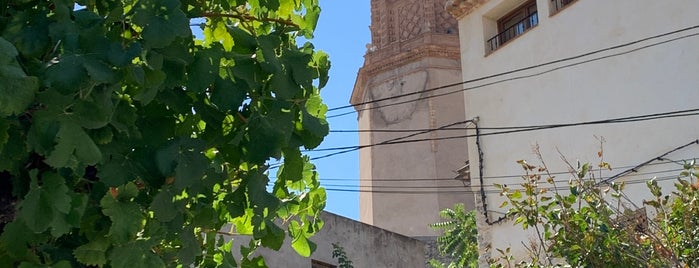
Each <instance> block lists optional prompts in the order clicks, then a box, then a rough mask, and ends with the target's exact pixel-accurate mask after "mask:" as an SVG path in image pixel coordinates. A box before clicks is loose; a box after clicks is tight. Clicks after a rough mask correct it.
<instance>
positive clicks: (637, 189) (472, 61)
mask: <svg viewBox="0 0 699 268" xmlns="http://www.w3.org/2000/svg"><path fill="white" fill-rule="evenodd" d="M522 2H524V1H504V0H501V1H486V3H485V4H483V5H481V6H480V7H477V8H475V9H474V10H471V11H470V13H468V14H467V15H465V16H464V17H462V18H460V20H459V27H460V33H459V35H460V41H461V47H462V52H461V57H462V66H463V67H462V72H463V78H464V80H471V79H475V78H480V77H484V76H488V75H493V74H497V73H502V72H506V71H511V70H515V69H519V68H523V67H528V66H533V65H537V64H541V63H545V62H550V61H554V60H559V59H563V58H567V57H571V56H576V55H580V54H583V53H587V52H591V51H596V50H600V49H603V48H607V47H611V46H615V45H620V44H624V43H628V42H632V41H636V40H640V39H643V38H647V37H651V36H655V35H658V34H663V33H667V32H672V31H675V30H678V29H682V28H685V27H689V26H695V25H699V16H697V14H696V11H697V10H699V1H694V0H675V1H653V0H614V1H599V0H578V1H577V2H575V3H573V4H571V5H570V6H568V7H567V8H565V9H564V10H562V11H561V12H559V13H557V14H555V15H552V16H550V15H549V14H550V13H551V12H550V10H549V2H550V1H548V0H538V1H537V4H538V11H539V24H538V26H536V27H534V28H532V29H530V30H529V31H528V32H526V33H525V34H523V35H521V36H519V37H517V38H516V39H514V40H512V41H510V42H508V43H507V44H505V45H503V46H502V47H500V48H499V49H498V50H496V51H493V52H492V53H488V52H487V50H486V48H485V40H487V39H488V38H490V37H492V36H493V35H494V34H495V33H496V32H497V30H496V29H495V28H494V27H495V26H494V25H495V23H494V22H495V21H496V20H497V18H498V17H499V16H502V15H504V14H505V13H507V12H508V10H510V9H511V8H513V7H515V6H516V5H518V4H519V3H522ZM697 33H699V30H697V29H694V30H689V31H684V32H681V33H676V34H671V35H669V36H666V37H662V38H657V39H651V40H646V41H643V42H639V43H636V44H633V45H630V46H627V47H623V48H618V49H614V50H610V51H605V52H601V53H597V54H594V55H589V56H583V57H580V58H577V59H574V60H570V61H565V62H561V63H556V64H551V65H548V66H543V67H539V68H534V69H530V70H526V71H521V72H517V73H513V74H509V75H503V76H499V77H495V78H491V79H486V80H482V81H479V82H477V83H470V84H466V85H465V87H471V86H477V85H483V84H487V83H492V82H496V83H495V84H493V85H490V86H485V87H482V88H478V89H473V90H468V91H465V93H464V99H465V102H466V117H467V118H473V117H479V119H480V121H479V126H480V127H502V126H528V125H547V124H556V123H574V122H583V121H594V120H602V119H609V118H619V117H627V116H635V115H644V114H652V113H661V112H670V111H676V110H684V109H692V108H697V107H698V105H697V101H696V100H697V99H699V89H698V88H697V87H698V86H699V75H697V73H699V49H697V48H699V37H698V36H689V37H686V38H683V37H685V36H688V35H692V34H697ZM675 38H681V39H677V40H672V39H675ZM664 41H667V42H666V43H663V44H660V43H661V42H664ZM646 46H648V47H646ZM617 54H618V55H617ZM605 56H608V57H607V58H601V57H605ZM586 61H588V62H586ZM576 63H577V64H576ZM568 64H575V65H574V66H566V65H568ZM556 68H560V69H557V70H555V69H556ZM540 73H541V74H540ZM530 75H531V76H532V77H529V78H522V79H519V78H517V77H520V76H530ZM513 78H514V79H513ZM506 79H513V80H511V81H507V82H502V83H497V82H498V81H501V80H506ZM697 122H698V121H697V117H678V118H665V119H658V120H652V121H642V122H630V123H618V124H602V125H588V126H577V127H567V128H557V129H547V130H538V131H531V132H522V133H512V134H505V135H493V136H483V137H482V139H481V143H482V149H483V152H484V156H485V157H484V172H483V173H484V174H483V175H484V177H485V182H484V187H485V189H486V190H494V188H493V187H492V184H493V183H505V184H510V185H516V182H518V178H502V177H503V176H508V175H517V174H521V173H522V169H521V167H519V165H517V164H516V163H515V162H516V161H517V160H519V159H526V160H529V162H531V163H538V160H537V159H536V156H535V155H534V154H533V152H532V148H533V147H534V146H536V145H539V146H540V149H541V152H542V154H543V157H544V158H545V160H546V163H547V164H548V166H549V169H550V170H551V171H553V172H558V171H566V170H567V167H566V165H565V164H564V163H563V161H562V160H560V155H559V153H558V151H560V153H561V154H562V155H563V156H565V157H566V158H567V159H568V160H570V161H571V162H572V163H573V164H575V162H576V161H578V160H579V161H580V162H583V163H585V162H591V163H597V162H598V161H599V159H598V157H597V152H598V151H599V150H600V141H599V140H598V137H603V138H604V140H605V141H606V142H605V143H604V144H603V148H604V160H605V161H607V162H609V163H610V164H611V165H612V167H616V168H614V170H612V171H605V172H602V173H601V174H600V176H601V177H607V176H612V175H614V174H617V173H619V172H621V171H624V170H625V168H624V167H626V168H628V167H631V166H635V165H637V164H639V163H642V162H645V161H647V160H649V159H653V158H654V157H656V156H658V155H660V154H663V153H665V152H667V151H669V150H672V149H674V148H676V147H678V146H680V145H683V144H686V143H689V142H690V141H693V140H696V139H697V138H699V124H697ZM492 131H493V130H484V131H483V133H487V132H492ZM468 145H469V147H468V149H469V159H472V163H475V162H476V160H475V159H477V157H478V152H477V150H476V146H475V139H469V140H468ZM698 155H699V148H698V147H697V146H690V147H687V148H686V149H684V150H680V151H677V152H675V153H673V154H671V155H668V156H667V158H669V159H673V160H680V159H686V158H694V157H697V156H698ZM656 164H657V165H651V166H649V167H644V168H642V169H639V171H638V172H637V173H636V174H635V175H631V176H627V177H625V178H622V180H628V181H637V180H639V179H643V178H651V177H653V176H659V177H663V176H668V175H672V174H677V171H669V170H672V169H677V168H679V166H678V165H677V164H672V163H668V162H667V161H665V162H664V161H658V162H657V163H656ZM473 165H475V164H472V166H473ZM657 171H667V172H659V173H654V174H650V172H657ZM639 173H640V175H639ZM478 176H479V173H478V170H474V168H472V178H474V182H473V184H472V187H473V190H479V189H480V184H479V183H478V182H477V178H478ZM556 179H557V180H567V179H568V176H567V175H559V176H558V177H557V178H556ZM668 182H671V181H666V184H668ZM627 192H629V193H631V194H630V195H631V197H632V199H634V201H635V202H637V203H640V201H641V200H642V199H644V198H645V197H647V196H648V194H647V191H645V186H644V185H643V184H642V183H633V184H630V185H629V187H628V188H627ZM502 201H503V200H502V199H501V198H500V197H499V194H495V193H489V194H488V195H487V198H486V202H487V203H488V205H489V207H488V208H489V210H492V211H490V213H489V214H490V216H491V217H492V218H497V217H499V216H501V215H502V213H504V212H505V211H506V209H507V208H502V209H499V208H498V207H499V205H500V204H501V203H502ZM478 215H479V217H480V222H479V224H480V226H479V228H480V230H479V231H481V234H480V235H481V238H482V241H484V244H487V243H492V246H493V248H506V247H512V248H513V253H514V254H515V255H518V256H520V257H522V256H523V249H522V246H521V243H520V241H525V242H526V241H528V240H529V235H528V234H527V233H526V232H523V231H522V229H521V227H513V226H512V222H511V221H506V222H504V223H502V224H498V225H494V226H490V225H488V224H485V222H484V221H483V214H482V211H481V213H479V214H478Z"/></svg>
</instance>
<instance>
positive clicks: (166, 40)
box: [133, 0, 191, 48]
mask: <svg viewBox="0 0 699 268" xmlns="http://www.w3.org/2000/svg"><path fill="white" fill-rule="evenodd" d="M133 22H134V23H135V24H136V25H138V26H141V27H142V28H143V32H142V33H141V34H142V35H143V39H144V40H145V47H146V48H162V47H166V46H168V45H170V43H172V42H174V41H175V38H177V37H187V36H190V35H191V31H190V29H189V20H187V17H186V16H185V14H184V13H183V12H182V9H180V1H177V0H144V1H140V2H139V5H138V8H137V9H136V11H135V12H134V16H133Z"/></svg>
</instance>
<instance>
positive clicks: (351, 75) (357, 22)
mask: <svg viewBox="0 0 699 268" xmlns="http://www.w3.org/2000/svg"><path fill="white" fill-rule="evenodd" d="M320 6H321V9H322V11H321V15H320V20H319V21H318V27H317V28H316V32H315V38H314V39H313V40H311V42H313V44H314V45H315V47H316V49H319V50H323V51H325V52H327V53H328V54H329V55H330V60H331V61H332V68H331V69H330V80H329V82H328V84H327V86H326V87H325V88H324V89H323V91H321V96H322V97H323V100H324V101H325V103H326V104H327V105H328V107H329V108H334V107H339V106H344V105H347V104H348V103H349V99H350V95H351V94H352V88H353V87H354V80H355V78H356V76H357V71H358V70H359V67H361V66H362V64H363V63H364V52H365V51H366V44H368V43H370V42H371V40H370V39H371V37H370V32H369V24H370V6H369V0H352V1H341V0H321V1H320ZM348 111H352V110H351V109H346V110H342V111H339V112H348ZM336 113H337V112H335V114H336ZM328 114H329V115H330V114H333V113H328ZM328 121H329V123H330V129H332V130H347V129H357V116H356V114H350V115H346V116H341V117H336V118H330V119H328ZM358 139H359V138H358V135H357V133H330V135H329V136H328V137H326V139H325V141H324V142H323V144H321V145H320V146H319V148H328V147H344V146H353V145H357V144H358ZM323 154H324V153H312V154H309V155H310V156H317V155H323ZM313 163H314V164H315V165H316V166H317V168H318V172H319V173H320V178H321V179H320V180H321V184H322V185H324V186H326V188H328V203H327V206H326V210H328V211H330V212H333V213H335V214H339V215H342V216H345V217H349V218H352V219H358V218H359V194H358V193H357V192H356V191H355V192H341V191H333V190H331V189H338V188H341V189H350V190H357V189H358V187H357V185H358V184H359V180H358V179H359V160H358V154H357V152H356V151H355V152H351V153H347V154H342V155H336V156H333V157H329V158H325V159H319V160H314V161H313ZM331 185H349V186H343V187H339V186H331Z"/></svg>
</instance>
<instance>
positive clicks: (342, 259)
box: [332, 243, 354, 268]
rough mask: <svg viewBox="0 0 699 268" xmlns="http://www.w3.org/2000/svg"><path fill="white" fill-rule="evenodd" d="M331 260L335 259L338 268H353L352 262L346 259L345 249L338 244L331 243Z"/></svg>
mask: <svg viewBox="0 0 699 268" xmlns="http://www.w3.org/2000/svg"><path fill="white" fill-rule="evenodd" d="M332 245H333V258H337V264H338V265H339V266H338V267H340V268H354V266H353V265H352V260H350V259H349V258H348V257H347V253H346V252H345V248H343V247H342V246H340V244H338V243H333V244H332Z"/></svg>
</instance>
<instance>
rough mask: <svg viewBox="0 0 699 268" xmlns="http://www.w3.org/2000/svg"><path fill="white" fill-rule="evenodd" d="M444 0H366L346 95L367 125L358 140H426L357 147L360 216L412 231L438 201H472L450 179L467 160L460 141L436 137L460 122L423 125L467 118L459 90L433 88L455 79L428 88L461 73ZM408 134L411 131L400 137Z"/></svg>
mask: <svg viewBox="0 0 699 268" xmlns="http://www.w3.org/2000/svg"><path fill="white" fill-rule="evenodd" d="M445 2H446V0H371V12H372V14H371V26H370V29H371V41H372V43H371V44H368V45H367V52H366V55H365V56H364V65H363V66H362V68H361V69H360V70H359V72H358V75H357V80H356V82H355V85H354V90H353V92H352V97H351V100H350V102H351V103H352V104H353V105H354V107H355V109H356V110H357V112H358V121H359V128H360V129H366V130H372V131H370V132H361V133H360V135H359V140H360V145H367V144H377V143H381V142H386V141H390V140H393V139H398V140H401V141H405V140H417V139H421V140H425V141H421V142H407V143H398V144H390V145H379V146H372V147H368V148H364V149H361V151H360V153H359V158H360V177H361V182H360V186H361V189H362V192H360V220H361V221H363V222H366V223H369V224H372V225H375V226H378V227H381V228H384V229H387V230H390V231H394V232H397V233H400V234H403V235H407V236H412V237H426V236H434V235H435V234H436V233H435V232H433V231H432V230H431V229H430V228H429V227H428V224H430V223H434V222H437V221H439V220H440V219H439V211H440V210H441V209H443V208H446V207H452V206H453V204H454V203H465V205H466V207H467V208H469V209H470V208H473V195H472V194H467V193H466V192H465V191H466V190H467V187H465V183H468V182H467V180H460V179H454V178H455V177H457V173H456V172H455V171H457V170H460V169H461V170H464V168H463V167H464V165H465V164H466V163H467V162H468V161H467V160H468V159H467V151H466V141H465V139H440V138H445V137H451V136H459V135H464V134H466V131H465V130H458V129H457V130H455V129H453V128H463V127H466V126H467V124H455V125H452V126H450V127H448V128H445V129H443V130H439V131H427V130H432V129H437V128H441V127H444V126H447V125H449V124H453V123H456V122H463V121H465V120H466V118H465V113H464V98H463V94H462V93H461V92H457V93H454V94H450V95H446V96H436V95H439V94H442V93H446V92H452V91H458V90H459V89H460V88H462V87H461V86H453V87H448V88H443V89H440V90H434V91H429V90H428V89H433V88H437V87H442V86H445V85H449V84H453V83H458V82H460V81H461V65H460V59H459V57H460V56H459V37H458V30H457V22H456V20H455V19H454V18H453V17H451V15H449V13H447V12H446V11H445ZM411 93H414V94H412V95H409V96H404V95H405V94H411ZM399 96H403V97H399ZM377 100H381V101H377ZM449 128H451V129H449ZM406 130H423V131H422V132H425V133H422V134H419V133H420V131H418V132H401V131H406ZM411 134H418V135H414V136H411V137H408V138H403V139H400V138H401V137H405V136H407V135H411ZM398 140H396V141H398ZM464 177H467V175H466V176H459V178H464Z"/></svg>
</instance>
